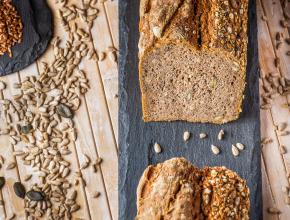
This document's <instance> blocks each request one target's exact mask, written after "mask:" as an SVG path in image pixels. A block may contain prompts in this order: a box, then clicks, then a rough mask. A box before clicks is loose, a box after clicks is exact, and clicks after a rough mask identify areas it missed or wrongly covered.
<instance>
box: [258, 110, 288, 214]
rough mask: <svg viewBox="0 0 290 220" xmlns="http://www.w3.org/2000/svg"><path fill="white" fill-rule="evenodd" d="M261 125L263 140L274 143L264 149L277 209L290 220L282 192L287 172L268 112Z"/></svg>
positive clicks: (262, 115)
mask: <svg viewBox="0 0 290 220" xmlns="http://www.w3.org/2000/svg"><path fill="white" fill-rule="evenodd" d="M261 125H262V126H261V128H262V134H263V136H262V138H263V137H270V138H272V139H273V142H272V143H269V144H267V145H266V146H264V147H263V149H262V152H263V157H264V161H265V167H266V172H267V174H268V178H269V181H270V183H271V189H272V192H273V196H274V198H275V201H276V205H277V208H279V209H280V210H281V211H282V214H281V218H283V219H290V212H289V206H287V204H286V203H285V197H284V196H285V195H284V193H283V192H282V187H283V186H287V185H288V180H287V178H286V170H285V167H284V164H283V161H282V158H281V155H280V151H279V147H278V146H279V145H278V141H277V139H276V134H275V132H274V129H273V126H272V120H271V117H269V111H268V110H266V111H265V110H263V111H261ZM277 177H279V181H277Z"/></svg>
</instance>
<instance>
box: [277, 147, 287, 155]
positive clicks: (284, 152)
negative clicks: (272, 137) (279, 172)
mask: <svg viewBox="0 0 290 220" xmlns="http://www.w3.org/2000/svg"><path fill="white" fill-rule="evenodd" d="M279 149H280V153H281V154H286V153H287V150H286V147H285V146H284V145H280V146H279Z"/></svg>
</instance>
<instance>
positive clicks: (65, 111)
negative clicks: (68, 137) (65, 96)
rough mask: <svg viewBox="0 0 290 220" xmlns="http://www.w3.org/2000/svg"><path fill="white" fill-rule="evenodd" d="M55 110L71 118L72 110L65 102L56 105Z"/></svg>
mask: <svg viewBox="0 0 290 220" xmlns="http://www.w3.org/2000/svg"><path fill="white" fill-rule="evenodd" d="M56 112H57V114H59V115H60V116H62V117H64V118H73V112H72V111H71V110H70V108H69V107H68V106H67V105H65V104H59V105H58V106H56Z"/></svg>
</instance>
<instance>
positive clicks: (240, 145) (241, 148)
mask: <svg viewBox="0 0 290 220" xmlns="http://www.w3.org/2000/svg"><path fill="white" fill-rule="evenodd" d="M236 147H237V148H238V149H239V150H244V149H245V145H243V144H241V143H237V144H236Z"/></svg>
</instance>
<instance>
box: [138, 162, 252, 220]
mask: <svg viewBox="0 0 290 220" xmlns="http://www.w3.org/2000/svg"><path fill="white" fill-rule="evenodd" d="M249 208H250V200H249V189H248V187H247V185H246V182H245V180H243V179H241V178H240V177H239V176H238V175H237V174H236V173H235V172H233V171H231V170H228V169H226V168H225V167H212V168H209V167H207V168H204V169H198V168H196V167H194V166H193V165H192V164H191V163H189V162H188V161H187V160H186V159H184V158H173V159H171V160H167V161H165V162H164V163H160V164H157V165H156V166H149V167H148V168H147V169H146V170H145V171H144V173H143V175H142V177H141V179H140V182H139V185H138V189H137V210H138V211H137V216H136V218H135V220H161V219H162V220H203V219H208V220H213V219H215V220H216V219H219V220H222V219H231V220H248V219H249Z"/></svg>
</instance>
